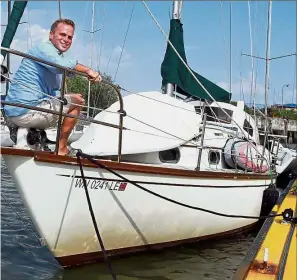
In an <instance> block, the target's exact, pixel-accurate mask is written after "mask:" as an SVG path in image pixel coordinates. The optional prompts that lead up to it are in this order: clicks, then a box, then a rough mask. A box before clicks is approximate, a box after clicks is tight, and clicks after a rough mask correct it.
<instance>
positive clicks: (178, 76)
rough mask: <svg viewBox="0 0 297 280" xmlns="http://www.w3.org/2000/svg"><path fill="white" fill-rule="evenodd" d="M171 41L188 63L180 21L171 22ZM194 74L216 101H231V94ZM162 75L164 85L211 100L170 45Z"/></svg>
mask: <svg viewBox="0 0 297 280" xmlns="http://www.w3.org/2000/svg"><path fill="white" fill-rule="evenodd" d="M169 40H170V41H171V43H172V44H173V46H174V47H175V48H176V50H177V51H178V53H179V54H180V56H181V57H182V58H183V60H184V61H185V62H186V63H187V59H186V53H185V47H184V38H183V27H182V23H181V21H180V20H179V19H171V21H170V33H169ZM193 73H194V74H195V76H196V77H197V79H198V80H199V81H200V82H201V83H202V85H203V86H204V87H205V88H206V89H207V90H208V92H209V93H210V94H211V95H212V96H213V98H214V99H215V100H216V101H221V102H229V101H230V99H231V93H229V92H227V91H226V90H224V89H223V88H221V87H219V86H217V85H216V84H214V83H213V82H211V81H209V80H207V79H206V78H204V77H202V76H201V75H199V74H198V73H196V72H194V71H193ZM161 75H162V78H163V80H162V84H163V85H166V84H168V83H171V84H176V85H177V89H178V90H177V91H178V92H181V93H183V94H186V95H187V96H196V97H198V98H200V99H202V100H211V99H210V97H209V96H208V94H207V93H206V92H205V90H204V89H203V88H202V87H201V86H200V85H199V84H198V83H197V81H196V80H195V79H194V77H193V76H192V75H191V73H190V72H189V70H188V69H187V68H186V67H185V65H184V64H183V62H182V61H181V60H180V59H179V57H178V56H177V54H176V53H175V51H174V50H173V48H172V47H171V46H170V44H169V43H168V44H167V49H166V53H165V57H164V60H163V62H162V65H161Z"/></svg>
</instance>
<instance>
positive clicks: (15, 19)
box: [1, 1, 28, 57]
mask: <svg viewBox="0 0 297 280" xmlns="http://www.w3.org/2000/svg"><path fill="white" fill-rule="evenodd" d="M27 2H28V1H14V4H13V8H12V12H11V14H10V17H9V19H8V24H7V27H6V30H5V33H4V36H3V39H2V42H1V47H4V48H10V44H11V42H12V40H13V37H14V35H15V32H16V30H17V28H18V25H19V22H20V20H21V18H22V15H23V13H24V11H25V8H26V5H27ZM6 53H7V52H6V51H4V50H1V54H2V55H3V56H4V57H5V56H6Z"/></svg>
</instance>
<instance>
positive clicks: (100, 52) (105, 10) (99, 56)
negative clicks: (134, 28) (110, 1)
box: [97, 0, 107, 70]
mask: <svg viewBox="0 0 297 280" xmlns="http://www.w3.org/2000/svg"><path fill="white" fill-rule="evenodd" d="M106 14H107V1H106V0H105V1H104V11H103V20H102V32H101V40H100V47H99V52H98V53H97V61H98V64H97V70H99V69H100V64H101V55H102V45H103V37H104V29H105V19H106Z"/></svg>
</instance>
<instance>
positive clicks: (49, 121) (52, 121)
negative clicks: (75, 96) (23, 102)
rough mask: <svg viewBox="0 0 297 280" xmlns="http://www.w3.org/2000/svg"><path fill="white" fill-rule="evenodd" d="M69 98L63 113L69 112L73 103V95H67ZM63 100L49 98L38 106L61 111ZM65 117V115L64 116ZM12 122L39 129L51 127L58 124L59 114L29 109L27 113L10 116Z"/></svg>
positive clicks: (20, 125)
mask: <svg viewBox="0 0 297 280" xmlns="http://www.w3.org/2000/svg"><path fill="white" fill-rule="evenodd" d="M65 98H66V99H67V105H64V106H63V113H68V111H69V108H70V103H71V96H70V95H65ZM60 106H61V102H60V101H59V100H56V99H48V100H44V101H42V102H41V103H40V104H39V105H37V106H36V107H37V108H44V109H48V110H52V111H55V112H58V113H59V112H60ZM62 118H64V117H62ZM9 119H10V121H11V122H13V123H14V124H15V125H17V126H19V127H24V128H30V127H32V128H39V129H47V128H50V127H55V126H57V123H58V121H59V115H54V114H51V113H45V112H41V111H35V110H29V111H28V112H27V113H25V114H24V115H21V116H17V117H10V118H9Z"/></svg>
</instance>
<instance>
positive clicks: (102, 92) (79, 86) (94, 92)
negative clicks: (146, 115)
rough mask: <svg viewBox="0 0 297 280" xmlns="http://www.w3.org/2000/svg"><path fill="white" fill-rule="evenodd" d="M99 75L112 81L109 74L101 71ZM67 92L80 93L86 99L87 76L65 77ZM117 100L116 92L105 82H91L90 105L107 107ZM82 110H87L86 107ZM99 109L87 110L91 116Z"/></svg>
mask: <svg viewBox="0 0 297 280" xmlns="http://www.w3.org/2000/svg"><path fill="white" fill-rule="evenodd" d="M101 76H102V78H103V79H104V80H106V81H108V82H110V83H113V81H112V78H111V76H109V75H107V74H105V73H103V74H102V73H101ZM66 85H67V92H69V93H70V92H71V93H80V94H82V96H83V97H84V99H85V100H86V105H87V100H88V89H89V81H88V80H87V78H85V77H82V76H79V75H76V76H74V77H71V78H67V79H66ZM117 100H118V98H117V94H116V92H115V90H114V89H113V88H112V87H111V86H109V85H107V84H105V83H99V84H97V83H96V84H95V83H91V89H90V107H93V108H98V109H107V108H108V107H109V106H110V105H111V104H113V103H114V102H116V101H117ZM83 112H87V108H84V109H83ZM99 112H100V110H94V109H90V110H89V115H90V116H91V117H94V116H96V115H97V114H98V113H99Z"/></svg>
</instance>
